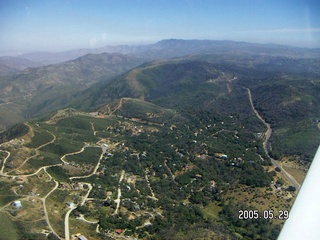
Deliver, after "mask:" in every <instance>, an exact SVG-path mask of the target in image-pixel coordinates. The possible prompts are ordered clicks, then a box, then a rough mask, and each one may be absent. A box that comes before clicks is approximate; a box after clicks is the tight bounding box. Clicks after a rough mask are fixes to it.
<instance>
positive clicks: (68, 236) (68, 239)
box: [64, 204, 77, 240]
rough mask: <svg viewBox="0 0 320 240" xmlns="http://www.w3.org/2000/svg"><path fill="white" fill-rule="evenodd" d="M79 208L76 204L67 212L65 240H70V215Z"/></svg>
mask: <svg viewBox="0 0 320 240" xmlns="http://www.w3.org/2000/svg"><path fill="white" fill-rule="evenodd" d="M76 208H77V205H76V204H73V205H72V206H71V207H70V209H69V211H68V212H67V214H66V216H65V218H64V238H65V240H70V232H69V215H70V213H71V212H72V211H73V210H74V209H76Z"/></svg>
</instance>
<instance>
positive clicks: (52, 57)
mask: <svg viewBox="0 0 320 240" xmlns="http://www.w3.org/2000/svg"><path fill="white" fill-rule="evenodd" d="M89 53H92V54H100V53H121V54H134V55H139V56H140V57H143V58H144V59H145V60H149V61H150V60H155V59H160V58H172V57H179V56H185V55H190V54H199V53H206V54H207V53H208V54H227V53H232V54H235V53H239V54H243V53H247V54H259V55H276V56H279V55H282V56H287V57H295V58H310V57H311V58H316V57H318V56H319V54H320V49H308V48H299V47H291V46H285V45H278V44H258V43H247V42H236V41H226V40H219V41H218V40H180V39H167V40H162V41H159V42H157V43H155V44H149V45H137V46H129V45H118V46H105V47H101V48H93V49H75V50H70V51H65V52H30V53H24V54H20V55H15V56H14V57H13V56H11V57H10V62H11V63H12V64H11V65H14V66H13V68H14V69H15V68H17V69H20V70H21V67H22V66H21V61H22V59H23V61H25V62H26V61H30V62H29V63H28V64H25V65H24V67H25V68H27V67H35V66H43V65H48V64H56V63H62V62H65V61H69V60H73V59H76V58H79V57H81V56H84V55H86V54H89ZM15 58H18V59H16V60H15ZM7 59H8V57H0V67H1V68H3V65H6V64H7V63H6V60H7ZM15 63H16V65H17V66H15ZM18 66H20V68H19V67H18ZM1 68H0V74H2V75H3V74H4V73H7V72H6V71H5V69H4V70H2V69H1ZM8 73H12V71H11V72H10V71H9V69H8Z"/></svg>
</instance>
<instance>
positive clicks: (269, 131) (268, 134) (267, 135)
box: [246, 88, 301, 190]
mask: <svg viewBox="0 0 320 240" xmlns="http://www.w3.org/2000/svg"><path fill="white" fill-rule="evenodd" d="M246 89H247V92H248V96H249V101H250V104H251V108H252V110H253V111H254V113H255V115H256V116H257V118H259V119H260V121H261V122H263V124H264V125H265V126H266V127H267V131H266V133H265V140H264V142H263V149H264V151H265V153H266V154H267V155H268V157H269V158H270V159H271V162H272V164H273V165H274V166H275V167H278V168H280V169H281V172H282V174H283V175H284V177H285V178H286V179H287V180H288V182H289V183H290V185H292V186H294V187H295V188H296V189H297V190H299V189H300V187H301V185H300V184H299V183H298V181H297V180H296V179H295V178H294V177H293V176H292V175H290V174H289V173H288V172H287V171H285V170H284V169H283V168H282V166H281V165H280V164H279V163H278V162H277V161H276V160H275V159H273V158H272V157H270V155H269V151H268V141H269V139H270V137H271V134H272V128H271V126H270V124H269V123H267V122H266V121H265V120H264V119H263V118H262V117H261V116H260V114H259V113H258V112H257V110H256V109H255V107H254V104H253V101H252V95H251V91H250V89H249V88H246Z"/></svg>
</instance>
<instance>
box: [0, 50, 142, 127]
mask: <svg viewBox="0 0 320 240" xmlns="http://www.w3.org/2000/svg"><path fill="white" fill-rule="evenodd" d="M140 63H142V60H140V59H139V58H137V57H132V56H126V55H121V54H116V53H114V54H108V53H104V54H99V55H95V54H88V55H85V56H83V57H80V58H78V59H76V60H72V61H69V62H65V63H61V64H56V65H49V66H44V67H38V68H28V69H26V70H24V71H22V72H20V73H18V74H15V75H11V76H3V77H2V79H1V81H0V86H1V90H0V99H2V101H3V104H2V106H1V110H2V111H3V112H4V114H11V115H12V113H11V112H13V113H15V115H17V116H18V117H17V118H12V119H11V121H9V122H8V121H6V119H3V121H1V122H0V127H6V126H8V125H11V124H13V123H15V122H16V121H21V118H30V117H33V116H36V115H40V114H43V113H48V112H51V111H52V110H56V109H59V108H61V107H63V106H66V105H67V103H68V102H69V101H70V99H72V96H73V94H75V93H77V92H79V91H81V90H84V89H86V88H88V87H89V86H91V85H92V84H94V83H97V82H99V81H100V80H103V81H108V80H110V79H111V78H112V77H114V76H116V75H118V74H120V73H123V72H125V71H127V70H128V69H130V68H132V67H134V66H137V65H139V64H140ZM14 105H17V106H18V107H16V108H14ZM0 120H1V119H0Z"/></svg>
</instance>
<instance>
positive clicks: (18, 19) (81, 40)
mask: <svg viewBox="0 0 320 240" xmlns="http://www.w3.org/2000/svg"><path fill="white" fill-rule="evenodd" d="M166 38H179V39H218V40H222V39H228V40H240V41H249V42H273V43H280V44H289V45H294V46H305V47H320V1H317V0H314V1H312V0H305V1H303V0H157V1H153V0H113V1H111V0H100V1H96V0H87V1H84V0H69V1H68V0H38V1H35V0H20V1H19V0H0V51H7V50H22V51H31V50H49V51H60V50H68V49H75V48H92V47H100V46H105V45H117V44H146V43H154V42H156V41H159V40H161V39H166Z"/></svg>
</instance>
